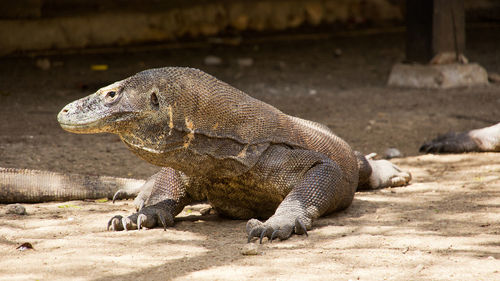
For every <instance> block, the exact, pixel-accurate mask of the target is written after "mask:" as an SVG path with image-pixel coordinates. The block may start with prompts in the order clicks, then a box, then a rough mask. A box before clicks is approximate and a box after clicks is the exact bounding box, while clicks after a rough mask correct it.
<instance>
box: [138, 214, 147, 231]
mask: <svg viewBox="0 0 500 281" xmlns="http://www.w3.org/2000/svg"><path fill="white" fill-rule="evenodd" d="M146 219H147V217H146V215H145V214H140V215H139V216H137V230H141V226H142V222H143V221H144V220H146Z"/></svg>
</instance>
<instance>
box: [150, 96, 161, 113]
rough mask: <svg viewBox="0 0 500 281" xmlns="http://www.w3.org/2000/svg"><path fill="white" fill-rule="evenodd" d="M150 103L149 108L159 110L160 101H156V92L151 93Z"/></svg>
mask: <svg viewBox="0 0 500 281" xmlns="http://www.w3.org/2000/svg"><path fill="white" fill-rule="evenodd" d="M150 103H151V108H153V109H154V110H158V109H160V101H159V100H158V95H157V94H156V92H152V93H151V98H150Z"/></svg>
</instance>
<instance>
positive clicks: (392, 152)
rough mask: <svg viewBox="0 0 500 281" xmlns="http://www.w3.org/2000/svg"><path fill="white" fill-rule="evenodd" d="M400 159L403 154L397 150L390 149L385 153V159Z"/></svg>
mask: <svg viewBox="0 0 500 281" xmlns="http://www.w3.org/2000/svg"><path fill="white" fill-rule="evenodd" d="M400 157H403V154H402V153H401V151H399V149H397V148H388V149H386V150H385V152H384V158H385V159H392V158H400Z"/></svg>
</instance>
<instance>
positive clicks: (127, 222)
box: [122, 218, 133, 231]
mask: <svg viewBox="0 0 500 281" xmlns="http://www.w3.org/2000/svg"><path fill="white" fill-rule="evenodd" d="M122 227H123V229H125V231H128V230H129V229H132V228H133V223H132V220H131V219H130V218H122Z"/></svg>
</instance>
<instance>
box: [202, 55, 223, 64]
mask: <svg viewBox="0 0 500 281" xmlns="http://www.w3.org/2000/svg"><path fill="white" fill-rule="evenodd" d="M203 62H204V63H205V65H208V66H216V65H221V64H222V59H221V58H219V57H216V56H206V57H205V59H204V60H203Z"/></svg>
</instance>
